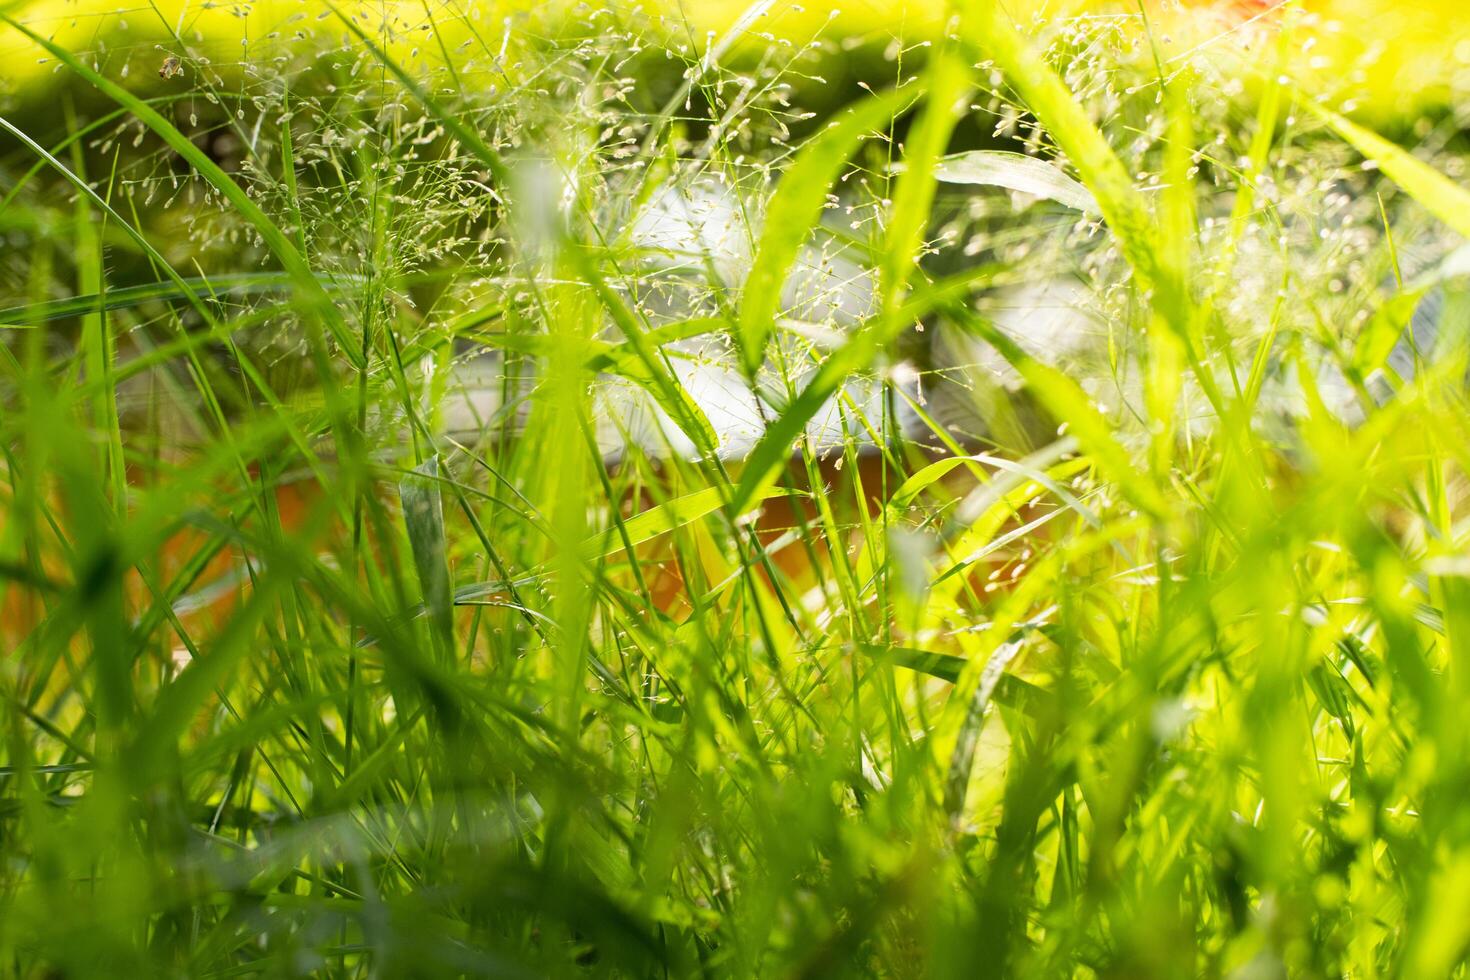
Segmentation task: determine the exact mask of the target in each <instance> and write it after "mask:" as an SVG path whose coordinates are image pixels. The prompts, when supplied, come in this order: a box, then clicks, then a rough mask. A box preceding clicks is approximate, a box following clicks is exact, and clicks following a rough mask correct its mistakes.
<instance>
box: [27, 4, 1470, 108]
mask: <svg viewBox="0 0 1470 980" xmlns="http://www.w3.org/2000/svg"><path fill="white" fill-rule="evenodd" d="M978 2H990V0H978ZM1001 2H1005V3H1006V4H1007V6H1008V7H1009V8H1010V9H1011V11H1012V13H1013V14H1014V15H1015V17H1016V19H1017V21H1018V22H1020V23H1022V24H1028V25H1034V26H1041V25H1044V24H1045V23H1046V22H1047V21H1048V20H1051V21H1053V22H1055V21H1057V20H1059V19H1062V18H1067V17H1074V16H1084V17H1092V18H1100V17H1107V16H1109V15H1122V16H1123V17H1124V18H1125V19H1126V22H1127V23H1128V24H1129V25H1130V29H1133V30H1139V31H1141V30H1142V24H1143V20H1144V18H1143V17H1140V16H1139V14H1140V10H1142V12H1143V13H1145V14H1146V16H1147V21H1148V25H1149V28H1150V29H1151V31H1152V42H1153V43H1152V44H1150V45H1140V48H1141V50H1147V51H1148V53H1149V58H1150V61H1152V57H1153V53H1154V51H1155V50H1157V51H1158V53H1159V56H1160V58H1161V60H1162V62H1163V64H1164V65H1165V66H1166V67H1168V68H1172V67H1174V66H1179V65H1181V64H1182V63H1184V62H1185V61H1186V60H1187V59H1189V58H1191V57H1201V58H1206V59H1210V60H1212V61H1213V62H1214V63H1215V64H1216V65H1217V66H1219V67H1221V68H1223V69H1224V70H1226V71H1228V72H1239V73H1240V75H1241V77H1242V81H1243V83H1244V85H1245V86H1246V87H1247V88H1249V87H1251V85H1252V84H1253V80H1255V79H1259V78H1260V77H1263V73H1264V72H1266V71H1268V70H1272V66H1273V64H1274V62H1273V61H1272V57H1271V55H1270V53H1269V52H1271V51H1273V50H1274V45H1272V43H1271V38H1272V37H1273V36H1274V35H1275V32H1276V31H1277V30H1278V29H1279V28H1280V27H1281V25H1282V24H1284V23H1286V22H1288V21H1291V22H1292V23H1293V24H1294V26H1293V27H1292V35H1291V39H1292V44H1291V46H1290V48H1289V51H1290V60H1289V63H1288V64H1287V65H1286V66H1285V67H1286V71H1287V72H1288V73H1289V74H1291V75H1292V76H1294V77H1296V78H1298V79H1300V80H1302V81H1303V83H1304V84H1306V85H1307V86H1308V87H1309V88H1312V89H1314V90H1325V91H1330V92H1333V93H1334V94H1347V95H1350V96H1352V97H1353V98H1355V99H1358V100H1360V101H1362V102H1363V103H1364V104H1365V105H1367V106H1369V107H1370V108H1376V109H1377V110H1378V111H1389V112H1393V111H1404V112H1406V111H1410V110H1412V109H1414V108H1417V107H1419V106H1422V105H1424V104H1426V103H1441V104H1443V103H1447V102H1449V101H1450V100H1452V99H1456V98H1461V99H1463V98H1464V97H1465V95H1466V93H1470V0H1286V2H1282V3H1272V2H1271V0H1143V7H1142V8H1140V6H1139V3H1138V0H1001ZM635 6H641V8H642V9H643V10H644V11H646V12H648V13H649V15H650V16H651V17H652V18H653V20H654V21H655V23H661V24H662V25H663V27H664V29H665V30H666V31H667V32H668V33H669V36H670V37H671V38H673V39H676V40H684V41H686V42H687V43H688V44H689V45H690V46H692V47H693V48H695V49H700V48H703V47H705V46H708V45H710V44H712V43H714V40H715V39H716V38H719V37H721V36H723V35H724V34H725V33H726V32H729V31H731V30H732V27H733V28H734V29H736V30H738V32H739V33H740V34H741V35H743V36H744V37H745V39H746V40H747V41H748V42H750V41H753V42H757V43H759V42H761V41H769V40H775V41H778V42H780V41H785V42H789V43H792V44H801V43H805V42H807V41H810V40H812V39H813V38H814V37H818V36H821V37H824V38H828V39H832V40H837V41H843V40H858V39H865V40H869V41H875V42H880V43H882V42H886V40H888V39H890V38H899V37H901V38H904V39H906V40H908V41H911V42H914V43H918V42H920V41H922V40H924V39H928V38H932V37H934V36H936V35H937V34H938V32H939V31H940V29H941V27H942V24H943V21H944V10H945V5H944V4H943V3H942V2H940V0H824V2H819V3H797V2H794V0H775V2H769V3H760V2H757V3H755V4H752V3H750V2H749V0H646V2H645V3H643V4H641V5H635V4H634V3H633V2H632V0H619V2H615V3H605V4H603V7H604V8H612V9H614V10H617V9H619V8H621V9H623V10H625V11H626V10H631V9H635ZM337 7H338V9H340V10H344V11H348V12H352V13H355V14H356V15H357V16H358V18H359V20H358V23H359V24H361V25H362V26H363V28H364V29H365V30H367V31H368V32H369V33H370V34H373V35H374V36H378V37H382V38H384V39H385V41H386V46H387V47H388V48H389V49H390V50H391V51H392V52H393V54H394V56H395V57H396V58H398V59H400V60H404V61H407V62H409V63H413V62H415V61H419V60H422V61H427V62H436V61H442V54H443V53H444V52H450V53H452V57H454V58H455V59H456V60H458V59H459V58H460V57H461V55H460V54H459V53H458V52H460V51H464V52H466V53H465V54H464V55H463V56H464V57H467V58H473V57H475V55H476V52H486V53H489V52H493V50H494V49H495V48H496V47H497V46H498V45H499V44H500V43H501V40H502V36H503V34H504V32H505V29H506V28H505V23H506V17H507V15H515V16H514V18H513V21H514V22H516V23H521V24H523V23H525V22H526V21H527V20H529V22H530V25H529V26H530V27H531V28H532V29H537V30H554V27H553V25H554V24H555V22H556V19H557V18H559V17H563V16H565V17H575V18H577V19H579V20H581V21H583V22H586V21H587V19H588V18H589V16H595V15H592V14H589V13H588V9H589V8H588V6H587V5H586V4H581V3H575V2H571V0H550V2H540V3H537V2H533V0H495V2H478V0H429V2H428V3H425V2H423V0H343V2H342V3H339V4H338V5H337ZM0 11H5V12H7V13H8V14H9V15H10V16H12V17H14V18H15V19H17V20H20V21H21V22H23V23H24V24H26V25H27V26H28V27H30V28H31V29H32V30H34V31H36V32H37V33H40V34H43V35H45V36H47V37H51V38H53V39H55V40H56V41H57V42H58V43H60V44H62V45H64V46H66V47H67V48H69V49H71V50H73V51H80V52H88V53H90V54H92V55H94V58H95V60H98V61H99V62H100V61H103V60H105V61H106V63H107V64H108V65H109V66H110V67H111V68H112V70H113V71H115V72H118V73H121V74H124V75H127V74H131V73H133V72H137V71H145V70H149V69H152V70H154V71H156V70H157V67H158V66H156V65H152V64H151V62H152V61H158V62H160V63H161V62H162V60H163V58H164V57H165V56H166V55H167V52H166V51H163V50H161V49H160V48H159V47H158V45H159V44H160V43H162V42H171V41H172V36H173V35H175V34H176V35H177V36H179V37H181V38H182V39H183V41H184V43H185V46H186V48H187V50H188V53H189V56H190V57H193V58H198V57H201V56H202V57H206V58H208V59H209V60H210V61H211V63H212V64H214V65H215V66H216V67H217V68H219V69H220V70H222V71H224V70H227V69H228V66H229V65H230V64H231V63H232V62H234V63H238V62H241V61H247V60H250V59H257V60H258V59H264V58H267V57H272V56H274V55H276V54H278V53H279V52H280V49H281V46H287V47H289V46H290V45H292V44H306V43H310V41H311V39H312V38H313V37H320V36H321V35H322V34H323V33H326V36H328V37H331V38H340V37H345V30H344V28H343V26H342V25H341V24H340V22H338V21H337V20H336V18H335V16H334V15H333V14H332V13H331V11H330V10H329V8H328V7H327V5H326V4H324V3H322V2H320V0H249V2H236V3H228V2H217V0H209V2H205V0H143V2H142V3H138V2H137V0H133V2H127V0H123V2H120V0H11V2H10V3H9V4H6V3H5V2H4V0H0ZM384 24H388V25H391V29H390V30H388V31H386V32H384V31H383V25H384ZM461 46H463V47H461ZM0 58H3V59H4V63H5V65H6V70H5V72H4V73H3V74H4V76H7V77H6V81H7V82H8V83H9V84H10V85H11V86H13V87H16V86H20V85H24V84H25V83H26V82H27V81H29V80H32V79H35V78H36V76H37V75H38V74H40V73H43V72H46V71H50V70H55V66H54V64H51V63H50V62H49V61H48V60H47V59H45V58H44V57H43V52H41V51H40V49H38V48H37V47H36V46H35V45H33V44H31V43H30V42H29V41H27V40H26V39H25V38H24V37H22V36H21V35H20V34H19V33H18V32H16V31H15V30H13V29H10V28H8V27H4V26H0ZM124 66H125V67H124Z"/></svg>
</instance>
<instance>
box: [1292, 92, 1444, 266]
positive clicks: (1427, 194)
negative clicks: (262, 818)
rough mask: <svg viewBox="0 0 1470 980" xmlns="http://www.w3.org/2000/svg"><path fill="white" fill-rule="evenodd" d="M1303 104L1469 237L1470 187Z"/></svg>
mask: <svg viewBox="0 0 1470 980" xmlns="http://www.w3.org/2000/svg"><path fill="white" fill-rule="evenodd" d="M1301 105H1302V106H1303V107H1305V108H1306V110H1307V111H1308V112H1310V113H1311V114H1312V115H1314V116H1316V117H1317V118H1319V119H1321V120H1322V121H1323V122H1325V123H1326V124H1327V125H1328V126H1330V127H1331V128H1332V129H1333V131H1335V132H1336V133H1337V135H1339V136H1341V137H1342V138H1343V139H1344V140H1346V141H1347V142H1349V143H1351V144H1352V145H1353V147H1354V148H1355V149H1356V150H1357V151H1358V152H1359V153H1361V154H1363V156H1365V157H1367V158H1368V159H1369V160H1370V161H1372V162H1373V163H1374V164H1375V165H1377V166H1378V168H1379V169H1381V170H1382V171H1383V172H1384V173H1385V174H1387V175H1388V176H1389V178H1390V179H1392V180H1393V182H1394V183H1396V184H1398V185H1399V186H1400V187H1402V188H1403V189H1404V191H1405V192H1406V193H1407V194H1408V195H1409V196H1410V197H1412V198H1413V199H1414V200H1416V201H1418V202H1419V203H1420V204H1422V205H1423V206H1424V208H1425V210H1427V211H1428V212H1429V213H1430V214H1432V215H1434V216H1435V217H1436V218H1438V219H1439V220H1440V221H1443V222H1444V223H1445V224H1447V225H1449V226H1450V227H1451V228H1453V229H1454V230H1455V231H1457V232H1459V233H1460V234H1461V235H1464V236H1465V237H1467V238H1470V190H1466V189H1465V188H1464V187H1462V186H1460V185H1459V184H1457V183H1455V182H1454V181H1453V180H1451V179H1450V178H1448V177H1446V176H1445V175H1444V174H1442V173H1440V172H1439V171H1438V170H1436V169H1434V168H1433V167H1431V166H1430V165H1429V164H1427V163H1425V162H1424V161H1422V160H1419V159H1418V158H1416V157H1415V156H1413V155H1412V154H1411V153H1409V152H1408V151H1407V150H1405V149H1404V148H1403V147H1401V146H1398V145H1396V144H1394V143H1390V142H1389V141H1388V140H1386V139H1384V138H1383V137H1382V136H1379V135H1378V134H1377V133H1375V132H1373V131H1372V130H1370V129H1365V128H1364V127H1362V126H1359V125H1358V124H1357V123H1355V122H1353V121H1352V120H1351V119H1348V118H1347V117H1346V116H1341V115H1338V114H1337V113H1335V112H1333V111H1332V110H1331V109H1328V108H1327V107H1326V106H1322V105H1319V104H1317V103H1316V102H1314V101H1312V100H1311V99H1303V100H1302V101H1301Z"/></svg>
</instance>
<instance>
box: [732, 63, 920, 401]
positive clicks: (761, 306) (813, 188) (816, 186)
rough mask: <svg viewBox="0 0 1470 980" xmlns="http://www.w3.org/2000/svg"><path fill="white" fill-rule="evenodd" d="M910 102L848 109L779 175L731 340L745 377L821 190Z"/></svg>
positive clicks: (900, 97) (895, 99)
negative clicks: (736, 344)
mask: <svg viewBox="0 0 1470 980" xmlns="http://www.w3.org/2000/svg"><path fill="white" fill-rule="evenodd" d="M913 100H914V95H913V94H912V93H911V92H908V91H889V92H885V93H883V94H881V95H874V96H872V97H871V98H869V99H866V100H864V101H863V102H861V103H859V104H858V105H856V106H854V107H852V108H850V109H848V110H847V112H845V113H843V115H842V116H841V117H840V118H838V119H837V121H836V122H834V123H833V124H832V125H831V126H830V127H828V128H827V129H825V130H823V131H822V132H821V133H820V134H818V135H817V136H815V137H813V138H812V139H810V140H808V141H807V143H806V144H805V145H804V146H803V147H802V148H801V151H800V152H799V153H797V155H796V160H795V162H793V163H792V164H791V166H790V167H788V168H787V170H786V173H785V174H784V175H782V177H781V182H780V184H779V185H777V187H776V193H775V194H774V195H772V197H771V203H770V206H769V207H768V208H767V210H766V217H765V224H764V226H763V230H762V232H761V239H760V242H759V243H758V244H757V246H756V253H755V260H754V262H753V263H752V264H751V268H750V274H749V275H748V276H747V277H746V279H745V288H744V289H743V290H742V291H741V294H740V314H739V322H738V325H737V328H736V340H737V341H738V342H739V344H740V354H741V363H742V365H743V366H744V368H745V371H746V374H748V375H750V376H754V375H755V372H756V371H757V370H758V369H759V368H760V365H761V362H762V361H763V360H764V358H765V349H766V341H767V340H768V339H769V338H770V335H771V331H772V330H773V329H774V328H775V322H776V314H777V312H778V310H779V308H780V305H781V292H782V288H783V287H784V285H785V283H786V280H787V278H788V277H789V276H790V275H791V267H792V265H793V264H794V263H795V262H796V258H797V255H798V254H799V253H800V252H801V246H802V244H803V243H804V242H805V241H806V239H807V236H808V235H809V234H810V233H811V230H812V227H813V226H814V225H816V223H817V222H818V221H819V220H820V219H821V216H822V211H823V209H824V208H825V207H826V204H827V189H828V188H829V187H831V186H832V183H833V181H835V180H836V179H837V175H838V173H840V172H841V170H842V167H843V165H844V164H845V163H846V162H847V159H848V158H849V157H850V156H852V154H853V152H854V151H855V150H856V149H857V147H858V145H859V144H860V143H861V142H862V140H863V138H864V137H865V136H866V135H867V134H868V133H870V132H871V131H872V130H873V129H874V128H876V127H878V126H881V125H883V124H884V123H885V122H888V121H890V120H892V119H893V117H894V116H896V115H898V114H900V113H901V112H902V111H903V110H904V109H905V108H906V107H907V106H908V105H909V104H910V103H912V102H913Z"/></svg>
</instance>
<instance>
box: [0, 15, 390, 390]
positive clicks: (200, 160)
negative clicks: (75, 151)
mask: <svg viewBox="0 0 1470 980" xmlns="http://www.w3.org/2000/svg"><path fill="white" fill-rule="evenodd" d="M0 21H4V22H5V23H6V24H9V25H10V26H11V27H13V28H14V29H15V30H17V31H19V32H20V33H22V34H24V35H25V36H26V37H28V38H30V39H31V40H32V41H34V42H35V43H36V44H39V45H40V46H41V47H43V48H45V49H46V50H47V51H48V52H50V54H51V56H52V57H54V58H55V59H56V60H57V61H60V62H61V63H62V64H64V65H66V66H67V68H69V69H70V70H71V71H72V72H74V73H75V74H77V75H79V76H80V77H81V78H83V79H84V80H85V81H87V82H88V83H90V84H91V85H92V86H93V87H95V88H97V89H98V90H99V91H101V92H102V93H103V94H104V95H106V96H107V97H108V98H110V99H112V100H113V101H114V102H116V103H117V104H119V105H121V106H123V107H124V108H126V109H127V110H128V111H129V112H131V113H132V114H133V115H134V116H135V117H137V119H138V120H139V121H140V122H142V123H143V124H144V125H146V126H147V127H148V128H149V129H151V130H153V132H154V133H156V134H157V135H158V136H159V137H160V138H162V139H163V141H164V142H165V143H167V144H168V145H169V148H170V149H172V150H173V151H174V152H175V153H177V154H178V155H179V156H181V157H183V158H184V160H185V161H186V162H187V163H188V164H189V166H191V167H193V168H194V170H195V171H197V172H198V173H199V175H200V176H201V177H203V178H204V179H205V180H206V181H207V182H208V183H209V184H210V186H212V187H213V188H214V189H215V190H217V191H218V192H219V193H220V195H221V196H223V197H224V199H225V200H226V201H228V202H229V204H230V206H231V207H232V208H233V209H234V210H235V212H236V213H238V214H239V215H240V217H242V218H244V219H245V220H246V221H247V222H249V224H250V225H251V226H252V227H253V228H254V229H255V230H256V232H258V233H259V235H260V237H261V240H262V241H264V242H265V244H266V247H267V248H269V249H270V251H271V254H272V255H274V256H275V257H276V259H277V261H279V262H280V263H281V265H282V267H283V268H284V269H285V270H286V272H287V273H289V274H290V276H291V278H292V280H293V281H294V282H295V283H296V286H297V287H298V288H299V289H301V290H302V292H303V293H304V294H305V295H306V296H307V297H308V298H309V299H311V300H312V301H313V302H312V307H313V309H314V311H315V312H318V313H320V314H321V316H322V319H323V320H324V321H325V323H326V326H327V330H328V332H330V333H331V334H332V338H333V339H334V340H336V341H337V344H338V346H339V347H340V348H341V352H342V356H343V357H346V358H347V359H348V360H349V361H351V362H352V364H353V366H354V367H361V366H362V365H361V362H362V357H361V354H360V353H359V352H358V350H357V347H358V346H359V345H358V344H356V343H355V342H354V341H353V339H352V337H351V336H350V335H349V333H348V329H347V322H346V320H344V319H343V317H342V312H341V310H339V309H337V305H336V304H335V303H333V302H332V298H331V296H329V295H328V294H327V291H326V290H325V289H323V288H322V284H321V282H320V281H318V279H317V277H316V276H315V275H314V274H313V273H312V271H311V268H310V267H309V266H308V265H307V262H306V260H305V259H304V258H302V256H301V253H300V252H298V251H297V250H296V246H295V245H293V244H291V240H290V239H289V238H288V237H287V236H286V233H285V232H283V231H282V230H281V228H280V226H278V225H277V224H276V223H275V222H274V221H272V220H271V219H270V217H269V216H267V215H266V213H265V212H264V211H262V210H261V209H260V206H259V205H258V204H256V203H255V202H254V201H252V200H251V199H250V196H249V195H248V194H246V193H245V190H244V189H243V188H242V187H241V186H240V185H239V184H237V183H235V181H234V179H233V178H231V177H230V175H229V174H227V173H225V172H224V170H223V169H221V167H220V166H219V164H217V163H215V162H214V161H213V160H211V159H210V158H209V157H208V155H206V154H205V152H204V151H203V150H201V149H199V147H197V146H195V145H194V142H193V141H192V140H190V139H189V137H187V136H185V135H184V134H183V133H181V132H179V130H178V128H177V127H176V126H174V124H173V123H171V122H169V121H168V120H167V119H165V118H164V117H163V116H162V115H160V114H159V112H158V110H156V109H154V108H153V107H152V106H151V105H149V104H148V103H147V102H145V101H143V100H142V99H140V98H138V97H137V96H136V95H134V94H133V93H131V92H129V91H128V90H127V89H125V88H123V87H122V86H120V85H118V84H117V83H115V82H113V81H111V80H110V79H107V78H104V77H103V76H102V75H100V74H98V73H97V72H96V71H94V70H93V69H91V68H89V67H87V66H86V65H85V64H83V63H82V62H81V61H80V60H79V59H77V58H76V57H75V56H74V55H72V54H71V52H69V51H67V50H66V49H65V48H62V47H60V46H59V45H57V44H55V43H53V42H51V41H49V40H47V39H46V38H44V37H42V36H41V35H39V34H37V33H36V32H35V31H32V30H31V29H30V28H29V27H26V26H25V25H24V24H22V23H20V22H19V21H17V20H15V19H14V18H12V17H9V16H6V15H4V14H0ZM6 128H7V129H10V128H12V127H9V126H8V125H7V127H6ZM27 142H31V141H29V140H28V141H27ZM32 148H33V149H36V150H40V147H38V146H35V145H34V144H32ZM41 152H43V153H44V152H45V151H44V150H41ZM150 251H151V249H150Z"/></svg>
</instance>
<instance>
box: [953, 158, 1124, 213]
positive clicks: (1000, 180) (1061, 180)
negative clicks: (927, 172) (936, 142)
mask: <svg viewBox="0 0 1470 980" xmlns="http://www.w3.org/2000/svg"><path fill="white" fill-rule="evenodd" d="M934 178H935V179H936V180H938V181H939V182H940V183H943V184H983V185H986V186H989V187H1004V188H1006V189H1007V190H1012V191H1019V192H1021V193H1022V194H1030V195H1033V196H1035V197H1044V198H1046V199H1048V200H1051V201H1056V202H1057V203H1058V204H1064V205H1066V206H1067V207H1069V208H1074V209H1075V210H1078V211H1082V212H1084V213H1086V214H1100V213H1101V212H1100V211H1099V210H1098V206H1097V199H1096V198H1094V197H1093V196H1092V192H1091V191H1089V190H1088V189H1087V186H1086V185H1085V184H1082V183H1079V182H1078V181H1076V180H1073V179H1072V178H1071V177H1068V176H1067V175H1066V174H1065V173H1063V172H1062V169H1061V168H1060V167H1058V166H1057V165H1056V164H1054V163H1049V162H1047V161H1046V160H1038V159H1037V158H1036V157H1030V156H1027V155H1026V154H1024V153H1011V152H1009V151H1007V150H971V151H969V152H968V153H955V154H951V155H950V156H947V157H945V158H943V159H942V160H940V161H939V165H938V166H937V167H935V168H934Z"/></svg>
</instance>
